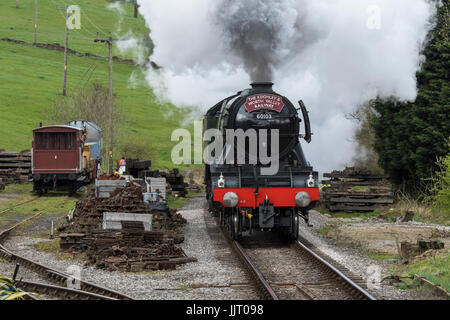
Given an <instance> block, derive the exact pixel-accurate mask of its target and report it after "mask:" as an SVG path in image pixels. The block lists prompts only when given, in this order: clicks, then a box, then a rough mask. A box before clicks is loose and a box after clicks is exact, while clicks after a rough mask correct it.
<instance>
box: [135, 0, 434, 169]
mask: <svg viewBox="0 0 450 320" xmlns="http://www.w3.org/2000/svg"><path fill="white" fill-rule="evenodd" d="M138 2H139V4H140V9H139V10H140V13H141V14H142V15H143V16H144V18H145V20H146V23H147V25H148V27H149V28H150V30H151V34H150V36H151V38H152V39H153V41H154V44H155V49H154V54H153V57H152V60H154V61H155V62H156V63H158V64H159V65H161V66H162V67H163V69H162V70H159V71H155V70H152V68H149V69H148V72H147V80H148V82H149V84H150V85H151V86H152V87H153V88H154V91H155V93H156V94H157V96H158V97H159V98H160V99H161V100H162V101H170V102H172V103H174V104H175V105H179V106H201V107H202V108H204V110H206V109H208V108H209V107H211V106H212V105H214V104H215V103H217V102H218V101H219V100H221V99H223V98H225V97H227V96H229V95H231V94H233V93H235V92H236V91H238V90H242V89H244V88H247V87H248V84H249V83H250V82H251V81H268V80H271V81H273V82H275V87H274V89H275V90H276V91H277V92H279V93H280V94H283V95H285V96H287V97H288V98H290V99H291V100H292V101H293V102H295V101H298V100H299V99H303V101H304V102H305V104H306V105H307V106H308V108H309V109H310V118H311V121H312V128H313V131H314V136H313V142H312V143H311V145H308V146H306V147H305V149H306V150H305V153H306V155H307V157H308V160H310V162H311V163H312V164H313V165H314V166H315V167H316V168H317V169H319V170H320V171H322V172H323V171H328V170H331V169H336V168H339V167H341V166H342V165H344V164H345V163H346V162H349V161H351V159H352V157H353V152H354V151H353V150H354V147H353V142H352V141H351V138H352V135H353V132H354V124H353V123H352V122H351V121H349V120H347V119H346V118H345V114H346V113H349V112H351V111H352V110H354V108H355V107H356V106H358V105H360V104H363V103H364V102H366V101H368V100H370V99H372V98H375V97H377V96H381V97H387V96H396V97H398V98H399V99H401V100H408V101H411V100H414V99H415V98H416V95H417V92H416V90H417V89H416V78H415V74H416V72H417V71H418V70H419V69H420V64H421V61H422V57H421V55H420V50H421V48H422V47H423V45H424V43H425V41H426V36H427V33H428V31H429V30H430V28H431V27H432V24H431V23H430V21H431V18H432V17H433V14H434V12H435V4H434V2H432V1H430V0H396V1H392V0H334V1H317V0H272V1H263V0H189V1H186V0H152V1H146V0H139V1H138ZM304 145H305V144H304Z"/></svg>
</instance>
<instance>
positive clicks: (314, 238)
mask: <svg viewBox="0 0 450 320" xmlns="http://www.w3.org/2000/svg"><path fill="white" fill-rule="evenodd" d="M327 221H328V218H327V217H326V216H324V215H322V214H321V213H319V212H317V211H311V212H310V223H312V224H313V225H314V227H313V228H309V227H307V226H306V225H305V224H304V223H301V224H300V235H301V236H302V237H303V238H305V239H306V240H308V241H309V242H310V243H311V244H313V245H314V246H315V247H316V248H317V249H318V250H320V251H321V252H322V253H323V254H324V255H326V256H328V257H330V258H331V259H332V260H334V261H336V262H337V263H339V264H341V265H342V266H344V267H345V268H347V269H348V270H350V272H352V273H353V274H355V275H359V276H360V277H362V278H363V279H365V280H367V279H368V278H372V279H373V278H374V276H375V275H376V273H378V270H379V273H380V276H381V279H383V278H384V277H386V276H387V275H388V272H387V270H388V268H389V267H392V265H391V264H388V263H386V264H384V263H380V262H379V261H373V260H371V259H369V258H368V257H366V256H363V255H362V254H361V253H359V252H358V251H357V250H356V249H352V248H347V247H342V246H336V245H335V244H334V243H333V242H332V241H331V240H329V239H327V238H325V237H323V236H322V235H321V234H319V233H317V232H316V231H315V230H316V229H319V228H321V227H323V226H325V225H326V223H327ZM368 291H369V292H370V293H371V294H372V295H373V296H374V297H375V298H377V299H380V300H415V299H424V298H426V297H423V296H418V295H417V293H416V292H414V291H408V290H399V289H396V288H395V287H393V286H390V285H387V284H385V283H381V284H380V285H379V286H378V288H377V287H374V286H369V289H368ZM430 298H433V299H435V298H436V297H430Z"/></svg>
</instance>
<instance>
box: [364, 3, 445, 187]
mask: <svg viewBox="0 0 450 320" xmlns="http://www.w3.org/2000/svg"><path fill="white" fill-rule="evenodd" d="M442 3H443V4H442V6H439V7H438V13H437V17H436V19H437V21H436V27H435V29H434V30H433V31H432V32H431V34H430V39H429V43H428V45H427V46H426V48H425V49H424V51H423V54H424V56H425V57H426V60H425V62H424V63H423V66H422V69H421V70H420V71H419V72H418V73H417V83H418V96H417V99H416V101H414V102H413V103H402V102H399V101H397V100H395V99H394V98H391V99H386V100H380V99H378V100H376V101H375V103H374V105H373V106H374V111H375V112H376V117H375V119H374V120H373V122H372V125H373V128H374V130H375V142H374V148H375V150H376V151H377V153H378V155H379V164H380V166H381V167H382V168H383V169H384V170H385V172H386V173H388V174H389V175H390V177H391V179H392V180H393V182H394V183H396V184H399V185H402V186H403V187H404V190H406V191H410V192H411V191H418V190H419V189H420V188H421V182H422V181H423V179H426V178H429V177H431V176H433V174H434V173H435V172H436V171H437V170H438V166H437V164H436V158H439V157H443V156H445V155H446V154H447V153H448V145H447V139H448V137H449V136H450V117H449V115H450V100H449V97H450V87H449V70H450V59H449V58H450V44H449V34H450V28H449V25H450V16H449V1H448V0H444V1H443V2H442Z"/></svg>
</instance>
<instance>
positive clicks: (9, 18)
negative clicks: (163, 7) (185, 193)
mask: <svg viewBox="0 0 450 320" xmlns="http://www.w3.org/2000/svg"><path fill="white" fill-rule="evenodd" d="M33 3H34V1H32V0H20V6H21V8H20V9H15V1H9V0H8V1H6V0H5V1H2V2H0V38H5V37H10V38H14V39H19V40H24V41H27V42H32V39H33V35H32V33H31V34H30V32H32V27H33V25H32V24H31V26H29V20H30V19H32V17H33V16H32V15H31V16H30V14H32V9H33V5H32V4H33ZM40 3H42V5H40V11H39V12H40V20H41V21H42V23H41V24H40V30H42V32H44V31H45V32H46V33H45V36H44V35H40V36H39V38H38V42H40V43H51V42H59V43H62V41H63V39H64V37H63V33H62V32H63V27H61V26H59V27H58V28H56V29H55V26H57V25H61V24H62V25H64V21H63V20H62V18H61V15H60V13H58V11H57V10H56V9H55V7H56V5H64V1H56V0H54V1H53V0H50V1H40ZM71 3H77V4H80V6H81V7H82V13H83V12H86V13H87V14H88V15H89V18H90V19H91V21H92V22H93V23H94V24H95V25H96V26H98V27H99V28H101V29H103V30H108V29H112V28H114V27H115V25H116V22H117V21H118V20H120V18H119V17H118V16H117V11H111V10H108V9H106V6H107V5H108V4H109V2H108V1H102V0H97V1H81V0H80V1H72V2H71ZM123 7H124V8H128V9H129V10H127V11H126V12H128V14H129V16H130V17H129V19H130V23H129V24H128V22H127V27H128V26H130V28H132V30H133V31H134V32H135V33H137V32H141V33H142V34H147V33H148V30H147V29H146V28H145V25H144V22H143V20H142V18H140V19H134V18H132V13H131V9H132V8H131V5H129V4H125V5H123ZM126 18H127V17H125V18H123V19H126ZM83 21H84V18H83V15H82V22H83ZM83 25H84V23H83ZM88 27H89V26H87V27H84V29H83V30H90V31H92V32H94V30H95V29H94V27H93V26H92V29H89V28H88ZM9 28H14V29H13V30H9V31H8V29H9ZM60 29H61V32H58V30H60ZM83 30H82V32H86V31H83ZM124 30H125V29H124ZM69 47H70V48H71V49H75V50H77V51H81V52H91V53H94V54H98V55H102V56H105V55H106V54H107V48H106V46H105V45H104V44H94V43H93V41H92V39H90V40H89V39H82V38H79V39H77V40H76V41H71V44H70V46H69ZM63 57H64V54H63V53H62V52H58V51H53V50H47V49H42V48H37V47H33V46H25V45H20V44H15V43H9V42H4V41H0V70H1V72H0V83H1V84H2V85H1V86H0V97H1V99H0V112H1V115H2V116H1V117H0V148H3V149H7V150H11V151H13V150H23V149H27V148H30V145H31V130H32V129H33V128H35V127H37V126H38V124H39V122H40V121H42V122H44V124H46V121H45V119H46V118H47V117H46V112H48V110H49V108H50V106H51V105H52V104H53V100H54V99H55V97H56V96H57V95H61V91H62V80H63V60H64V59H63ZM94 62H95V63H97V64H98V66H97V68H96V71H95V73H94V74H93V76H92V78H91V80H90V82H91V83H93V82H94V81H99V82H101V83H103V84H104V85H105V86H107V80H108V65H107V60H106V59H103V58H93V57H78V56H75V55H70V56H69V63H68V66H69V68H68V84H67V87H68V94H71V93H73V91H74V88H75V87H77V85H78V83H79V82H80V79H81V78H82V76H83V74H84V73H85V71H86V70H87V69H88V67H89V66H90V65H91V64H92V63H94ZM131 75H133V79H134V80H133V82H131V81H130V76H131ZM114 91H115V94H116V100H115V101H116V105H118V106H121V107H122V109H123V111H124V115H125V119H126V122H124V123H122V128H121V130H120V132H122V134H121V135H120V136H119V137H117V138H118V140H119V143H120V148H122V147H123V145H124V144H128V143H131V144H134V143H136V142H138V143H140V144H141V145H142V144H144V145H145V146H147V148H146V150H149V152H147V154H145V155H143V156H150V157H151V159H152V160H153V163H154V166H155V167H159V168H161V167H165V166H167V167H173V164H172V163H171V161H170V153H171V148H172V146H173V145H174V144H173V143H171V142H170V135H171V133H172V131H173V130H174V129H175V128H178V127H180V123H181V121H182V120H183V119H184V117H185V115H186V112H188V110H181V109H178V108H175V107H174V106H171V105H162V104H160V103H158V102H157V101H156V99H155V96H154V95H153V92H152V90H151V88H150V87H149V86H148V84H147V83H146V82H145V80H144V75H143V72H142V70H141V68H140V67H138V66H133V65H130V64H125V63H119V62H115V63H114ZM120 148H118V150H116V151H119V149H120ZM116 156H120V154H118V152H116Z"/></svg>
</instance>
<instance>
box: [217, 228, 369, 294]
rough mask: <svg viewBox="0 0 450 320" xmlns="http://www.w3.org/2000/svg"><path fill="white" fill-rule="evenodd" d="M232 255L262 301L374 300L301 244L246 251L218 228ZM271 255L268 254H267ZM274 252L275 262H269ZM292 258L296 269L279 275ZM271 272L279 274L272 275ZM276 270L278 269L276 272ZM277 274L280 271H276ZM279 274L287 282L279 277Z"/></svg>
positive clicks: (246, 249)
mask: <svg viewBox="0 0 450 320" xmlns="http://www.w3.org/2000/svg"><path fill="white" fill-rule="evenodd" d="M222 231H223V233H224V235H225V237H226V238H227V241H228V243H229V244H230V246H231V248H232V249H233V251H234V252H235V253H236V255H237V256H238V257H239V260H240V261H241V262H242V264H243V265H244V266H245V268H246V270H247V271H248V273H249V275H250V277H251V278H252V279H253V281H254V283H255V286H256V287H257V288H258V290H259V292H260V295H261V297H262V298H263V299H266V300H282V299H302V300H326V299H334V300H336V299H345V300H375V298H374V297H373V296H372V295H371V294H369V293H368V292H367V291H366V290H365V289H363V288H362V287H361V286H360V285H359V284H357V282H360V281H362V279H358V278H355V277H350V276H347V275H346V274H344V272H342V271H341V270H339V269H338V268H337V267H335V266H333V265H332V264H331V263H330V262H328V261H326V260H325V259H324V258H323V257H321V256H320V255H318V254H317V253H315V252H314V251H313V250H311V249H310V248H308V245H307V244H305V243H302V241H295V242H293V243H292V244H291V245H290V246H288V247H286V246H284V247H283V246H281V247H275V248H274V247H271V245H269V246H267V244H266V245H264V246H263V247H262V248H258V246H257V248H253V249H248V248H244V246H243V244H241V243H239V242H237V241H235V240H232V239H231V238H230V237H229V235H228V232H227V230H226V229H225V228H224V227H222ZM270 252H271V253H270ZM274 252H276V254H275V256H276V258H271V256H273V253H274ZM294 256H295V259H297V261H298V262H299V263H298V264H295V263H292V264H293V265H296V266H297V265H298V266H299V268H298V269H297V268H295V269H294V270H289V272H286V271H282V270H283V269H282V267H281V268H280V266H282V265H283V264H284V261H283V257H284V258H285V259H286V260H289V259H291V261H292V257H294ZM271 268H275V269H276V270H278V271H279V272H274V271H273V270H271ZM277 268H278V269H277ZM280 270H281V271H280ZM280 273H281V274H284V275H285V276H286V273H289V276H288V278H286V277H282V278H283V279H282V281H280V279H279V278H280ZM299 279H301V280H299Z"/></svg>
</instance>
